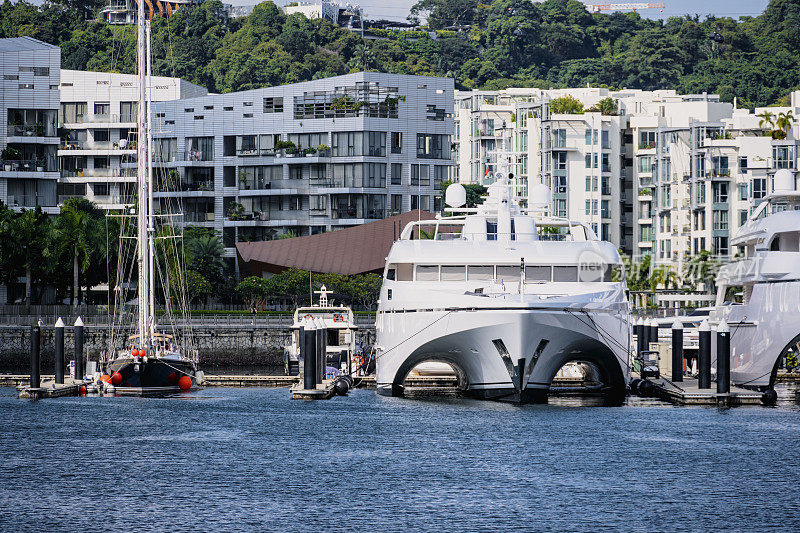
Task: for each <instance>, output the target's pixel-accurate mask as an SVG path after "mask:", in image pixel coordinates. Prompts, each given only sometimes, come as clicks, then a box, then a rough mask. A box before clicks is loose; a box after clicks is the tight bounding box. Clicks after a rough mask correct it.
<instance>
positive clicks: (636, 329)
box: [633, 317, 642, 357]
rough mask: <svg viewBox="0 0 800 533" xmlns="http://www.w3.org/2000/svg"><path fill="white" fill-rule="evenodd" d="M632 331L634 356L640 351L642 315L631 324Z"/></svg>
mask: <svg viewBox="0 0 800 533" xmlns="http://www.w3.org/2000/svg"><path fill="white" fill-rule="evenodd" d="M633 333H634V335H636V357H638V356H639V354H640V353H642V317H639V318H637V319H636V322H635V323H634V324H633Z"/></svg>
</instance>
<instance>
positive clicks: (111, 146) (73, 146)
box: [58, 141, 136, 150]
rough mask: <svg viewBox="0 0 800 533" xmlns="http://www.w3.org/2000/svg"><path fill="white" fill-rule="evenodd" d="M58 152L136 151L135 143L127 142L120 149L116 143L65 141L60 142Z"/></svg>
mask: <svg viewBox="0 0 800 533" xmlns="http://www.w3.org/2000/svg"><path fill="white" fill-rule="evenodd" d="M58 148H59V150H136V142H135V141H128V142H126V143H125V146H124V147H120V145H119V142H117V141H100V142H89V141H66V142H62V143H61V146H59V147H58Z"/></svg>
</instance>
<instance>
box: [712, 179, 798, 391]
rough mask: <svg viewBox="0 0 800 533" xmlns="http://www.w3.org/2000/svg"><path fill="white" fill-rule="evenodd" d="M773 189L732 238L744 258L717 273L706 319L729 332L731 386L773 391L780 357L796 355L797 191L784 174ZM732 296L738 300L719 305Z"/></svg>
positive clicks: (775, 181) (732, 242)
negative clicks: (712, 302)
mask: <svg viewBox="0 0 800 533" xmlns="http://www.w3.org/2000/svg"><path fill="white" fill-rule="evenodd" d="M772 190H773V192H772V194H770V195H769V196H767V197H765V198H764V200H763V201H762V203H761V204H759V206H758V207H757V208H756V210H755V211H754V212H753V214H752V215H751V216H750V218H749V220H748V221H747V222H746V223H745V224H744V225H743V226H742V227H741V228H740V229H739V231H738V232H737V233H736V234H735V235H734V236H733V238H732V239H731V245H732V246H738V247H739V248H740V249H741V251H742V252H743V255H742V257H741V258H740V259H738V260H735V261H733V262H731V263H729V264H727V265H725V266H724V267H723V268H722V269H720V272H719V275H718V276H717V306H716V307H715V309H714V310H713V311H712V312H711V313H710V315H709V322H711V323H712V324H713V323H715V322H718V321H720V320H722V319H725V320H726V321H727V322H728V325H729V327H730V331H731V381H732V382H733V383H734V384H736V385H738V386H740V387H748V388H755V389H759V390H767V389H772V388H773V387H774V386H775V381H776V377H777V372H778V367H779V365H780V363H781V361H782V360H783V358H784V357H786V356H787V355H789V354H794V355H795V356H797V355H798V354H800V191H798V188H797V184H796V182H795V177H794V174H793V173H792V172H791V171H789V170H785V169H784V170H778V171H777V172H776V173H775V176H774V177H773V185H772ZM732 292H733V293H740V294H741V300H742V301H741V302H739V303H734V304H731V305H723V303H724V302H725V300H726V299H727V296H730V293H732ZM712 353H715V352H712ZM712 366H716V365H712Z"/></svg>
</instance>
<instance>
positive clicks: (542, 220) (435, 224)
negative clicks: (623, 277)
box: [400, 216, 593, 241]
mask: <svg viewBox="0 0 800 533" xmlns="http://www.w3.org/2000/svg"><path fill="white" fill-rule="evenodd" d="M534 221H535V222H536V226H537V227H556V228H569V233H565V234H563V235H564V239H563V240H567V241H575V236H574V235H573V233H572V228H582V229H583V230H584V238H585V240H587V241H588V240H592V239H590V235H592V234H593V232H592V231H591V229H590V228H589V226H587V225H586V224H584V223H583V222H577V221H574V220H570V219H568V218H565V217H539V218H534ZM465 223H466V217H465V216H457V217H456V216H454V217H442V218H437V219H434V220H417V221H412V222H409V223H408V224H407V225H406V227H405V228H404V229H403V231H402V233H401V234H400V240H403V241H405V240H414V229H415V228H418V229H422V228H425V227H428V228H430V227H432V228H433V230H434V231H433V238H432V239H430V240H454V237H453V236H466V235H467V234H464V233H463V232H443V231H440V229H441V227H442V226H464V225H465ZM469 235H484V233H480V234H478V233H472V234H469ZM514 235H515V236H517V237H525V236H532V235H535V236H536V237H537V238H538V239H539V240H556V239H547V238H542V237H544V236H545V235H547V234H543V233H539V232H537V233H518V232H515V233H514ZM442 236H450V237H445V238H442ZM423 240H428V239H423ZM559 240H560V239H559Z"/></svg>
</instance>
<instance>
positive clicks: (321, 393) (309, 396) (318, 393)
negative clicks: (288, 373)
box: [291, 379, 336, 400]
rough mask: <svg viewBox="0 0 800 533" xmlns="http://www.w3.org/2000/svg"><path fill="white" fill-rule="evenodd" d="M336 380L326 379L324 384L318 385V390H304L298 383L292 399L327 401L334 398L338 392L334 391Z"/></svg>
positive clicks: (294, 387) (293, 389) (323, 381)
mask: <svg viewBox="0 0 800 533" xmlns="http://www.w3.org/2000/svg"><path fill="white" fill-rule="evenodd" d="M334 383H335V380H333V379H324V380H322V383H318V384H317V388H315V389H304V388H303V385H302V384H300V383H298V384H297V385H295V386H293V387H292V389H291V391H292V399H293V400H327V399H328V398H330V397H332V396H334V395H335V394H336V392H335V391H334V388H333V385H334Z"/></svg>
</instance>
